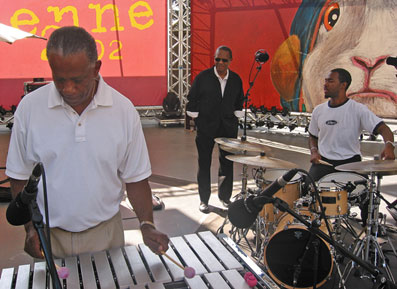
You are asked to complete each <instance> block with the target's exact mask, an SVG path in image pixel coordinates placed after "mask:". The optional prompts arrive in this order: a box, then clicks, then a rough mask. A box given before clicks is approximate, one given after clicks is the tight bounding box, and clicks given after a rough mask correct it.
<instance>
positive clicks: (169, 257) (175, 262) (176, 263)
mask: <svg viewBox="0 0 397 289" xmlns="http://www.w3.org/2000/svg"><path fill="white" fill-rule="evenodd" d="M161 254H162V255H164V256H165V257H167V258H168V259H169V260H170V261H171V262H173V263H174V264H175V265H177V266H178V267H179V268H181V269H182V270H185V267H183V266H182V264H181V263H179V262H177V261H175V260H174V259H173V258H171V256H169V255H168V254H167V253H166V252H164V251H162V252H161Z"/></svg>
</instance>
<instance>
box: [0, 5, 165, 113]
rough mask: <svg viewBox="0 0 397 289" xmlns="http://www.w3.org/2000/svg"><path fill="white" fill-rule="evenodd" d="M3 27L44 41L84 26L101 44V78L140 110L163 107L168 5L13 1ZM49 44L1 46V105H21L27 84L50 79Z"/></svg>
mask: <svg viewBox="0 0 397 289" xmlns="http://www.w3.org/2000/svg"><path fill="white" fill-rule="evenodd" d="M0 22H1V23H4V24H6V25H10V26H13V27H16V28H19V29H21V30H24V31H27V32H30V33H33V34H36V35H39V36H42V37H45V38H48V37H49V36H50V34H51V32H52V31H54V29H57V28H59V27H62V26H69V25H75V26H80V27H84V28H85V29H86V30H87V31H88V32H89V33H91V34H92V35H93V37H94V38H95V40H96V42H97V47H98V55H99V58H100V60H102V62H103V64H102V68H101V71H100V73H101V75H102V76H103V77H104V78H105V80H106V81H107V82H108V83H109V84H111V85H112V86H114V87H115V88H116V89H117V90H119V91H120V92H121V93H123V94H124V95H126V96H127V97H128V98H130V99H131V100H132V102H133V103H134V104H135V105H137V106H140V105H145V106H146V105H148V106H152V105H161V103H162V100H163V98H164V97H165V95H166V93H167V3H166V1H158V0H143V1H116V0H113V1H112V0H107V1H106V0H98V1H96V2H94V3H92V2H89V1H79V0H68V1H59V0H57V1H55V0H42V1H37V0H36V1H29V0H26V1H8V2H7V4H5V5H3V7H2V9H1V10H0ZM46 43H47V42H46V41H44V40H41V39H22V40H18V41H16V42H14V43H13V44H12V45H10V44H7V43H4V42H3V43H0V63H1V66H0V105H3V106H4V107H9V106H10V105H15V104H17V103H18V102H19V99H20V97H21V96H22V95H23V82H25V81H32V79H33V78H35V77H44V78H45V79H46V80H50V79H51V71H50V69H49V65H48V61H47V59H46V56H45V47H46Z"/></svg>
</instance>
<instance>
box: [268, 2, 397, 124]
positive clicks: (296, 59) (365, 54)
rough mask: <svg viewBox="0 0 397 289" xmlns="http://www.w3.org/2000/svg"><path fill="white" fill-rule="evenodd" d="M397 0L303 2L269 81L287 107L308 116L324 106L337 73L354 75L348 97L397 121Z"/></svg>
mask: <svg viewBox="0 0 397 289" xmlns="http://www.w3.org/2000/svg"><path fill="white" fill-rule="evenodd" d="M396 55H397V0H376V1H373V0H340V1H330V0H327V1H324V0H322V1H321V0H319V1H313V0H304V1H302V4H301V6H300V7H299V9H298V11H297V13H296V15H295V18H294V21H293V23H292V25H291V30H290V36H289V38H287V39H286V40H285V41H284V43H282V45H281V46H280V47H279V48H278V50H277V52H276V54H275V55H274V57H273V62H272V66H271V76H272V81H273V84H274V86H275V87H276V89H277V91H278V92H279V93H280V96H281V102H282V104H283V106H284V107H287V108H289V109H291V110H294V111H309V112H311V111H312V110H313V108H314V107H315V106H316V105H318V104H320V103H322V102H324V101H326V100H325V98H324V90H323V87H324V78H325V76H326V74H327V73H328V72H329V71H330V70H331V69H333V68H344V69H346V70H348V71H349V72H350V73H351V75H352V78H353V80H352V84H351V86H350V87H349V89H348V91H347V93H348V97H350V98H352V99H354V100H356V101H358V102H361V103H363V104H365V105H367V106H368V107H369V108H370V109H371V110H372V111H373V112H374V113H375V114H377V115H379V116H381V117H388V118H396V117H397V78H396V76H395V74H396V70H395V68H394V67H393V66H390V65H386V58H387V57H389V56H396Z"/></svg>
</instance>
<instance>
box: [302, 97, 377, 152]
mask: <svg viewBox="0 0 397 289" xmlns="http://www.w3.org/2000/svg"><path fill="white" fill-rule="evenodd" d="M381 121H382V120H381V119H380V118H379V117H377V116H376V115H375V114H374V113H373V112H372V111H370V110H369V109H368V107H367V106H365V105H364V104H361V103H358V102H356V101H354V100H352V99H349V100H348V101H347V102H345V103H344V104H342V105H340V106H337V107H330V106H329V102H324V103H322V104H319V105H318V106H316V107H315V109H314V110H313V113H312V118H311V121H310V125H309V133H310V134H311V135H313V136H315V137H317V138H318V150H319V153H320V155H322V156H323V157H326V158H328V159H331V160H345V159H349V158H351V157H353V156H355V155H361V151H360V139H359V137H360V134H361V133H362V131H363V130H366V131H367V132H370V133H373V131H374V129H375V128H376V126H377V125H378V124H379V123H380V122H381Z"/></svg>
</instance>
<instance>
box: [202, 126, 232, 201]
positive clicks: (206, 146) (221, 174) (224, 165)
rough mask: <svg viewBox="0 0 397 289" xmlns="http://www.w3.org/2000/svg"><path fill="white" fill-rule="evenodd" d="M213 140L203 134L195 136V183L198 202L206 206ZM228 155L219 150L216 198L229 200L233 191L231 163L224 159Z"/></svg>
mask: <svg viewBox="0 0 397 289" xmlns="http://www.w3.org/2000/svg"><path fill="white" fill-rule="evenodd" d="M214 144H215V140H214V138H213V137H209V136H206V135H203V134H199V133H198V134H197V136H196V147H197V152H198V173H197V182H198V187H199V195H200V201H201V202H203V203H205V204H208V201H209V199H210V196H211V161H212V151H213V149H214ZM229 154H230V153H228V152H226V151H224V150H222V149H220V148H219V170H218V197H219V199H221V200H229V199H230V197H231V196H232V190H233V162H232V161H229V160H228V159H226V155H229Z"/></svg>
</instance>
